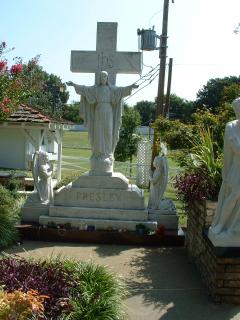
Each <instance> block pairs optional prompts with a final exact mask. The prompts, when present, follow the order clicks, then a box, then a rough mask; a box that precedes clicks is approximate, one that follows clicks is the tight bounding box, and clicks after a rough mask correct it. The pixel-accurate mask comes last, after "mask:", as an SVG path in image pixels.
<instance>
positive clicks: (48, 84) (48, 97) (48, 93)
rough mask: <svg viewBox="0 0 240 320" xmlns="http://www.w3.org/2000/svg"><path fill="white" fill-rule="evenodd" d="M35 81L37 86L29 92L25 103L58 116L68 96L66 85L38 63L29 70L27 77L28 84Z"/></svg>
mask: <svg viewBox="0 0 240 320" xmlns="http://www.w3.org/2000/svg"><path fill="white" fill-rule="evenodd" d="M36 81H37V82H38V84H39V85H38V88H37V90H34V91H33V92H32V93H31V95H30V96H29V98H28V100H27V103H29V104H30V105H31V106H33V107H35V108H37V109H39V110H41V111H42V112H43V113H45V114H48V115H51V116H54V117H57V118H60V117H61V116H62V112H63V107H64V105H65V104H66V102H67V100H68V98H69V92H68V91H67V90H66V85H65V84H64V83H63V82H62V80H61V79H60V78H59V77H58V76H56V75H54V74H49V73H47V72H46V71H44V70H42V68H41V67H40V66H38V65H37V66H35V68H34V70H32V71H31V74H30V79H29V82H30V84H31V83H33V82H36Z"/></svg>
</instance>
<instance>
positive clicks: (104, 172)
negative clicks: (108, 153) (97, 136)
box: [89, 157, 113, 176]
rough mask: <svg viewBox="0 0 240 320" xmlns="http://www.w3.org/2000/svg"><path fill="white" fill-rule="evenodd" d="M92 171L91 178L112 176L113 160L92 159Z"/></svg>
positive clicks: (90, 172)
mask: <svg viewBox="0 0 240 320" xmlns="http://www.w3.org/2000/svg"><path fill="white" fill-rule="evenodd" d="M90 164H91V170H90V171H89V175H91V176H111V175H112V173H113V160H112V159H110V158H107V157H105V158H95V157H92V158H91V159H90Z"/></svg>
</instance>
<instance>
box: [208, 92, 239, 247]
mask: <svg viewBox="0 0 240 320" xmlns="http://www.w3.org/2000/svg"><path fill="white" fill-rule="evenodd" d="M232 106H233V109H234V112H235V114H236V118H237V119H236V120H234V121H231V122H228V123H227V125H226V128H225V135H224V161H223V170H222V185H221V189H220V192H219V196H218V204H217V209H216V213H215V216H214V218H213V222H212V225H211V227H210V229H209V233H208V236H209V238H210V239H211V240H212V242H213V243H214V244H216V246H217V245H219V246H223V245H224V244H225V246H228V245H229V246H239V244H240V98H237V99H235V100H234V101H233V103H232Z"/></svg>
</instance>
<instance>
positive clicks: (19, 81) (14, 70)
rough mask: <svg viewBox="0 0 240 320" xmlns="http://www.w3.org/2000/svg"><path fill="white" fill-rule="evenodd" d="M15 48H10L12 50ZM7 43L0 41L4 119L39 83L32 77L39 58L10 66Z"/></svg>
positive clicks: (0, 114)
mask: <svg viewBox="0 0 240 320" xmlns="http://www.w3.org/2000/svg"><path fill="white" fill-rule="evenodd" d="M11 50H13V49H10V51H11ZM8 51H9V50H7V45H6V43H5V42H1V43H0V120H4V119H6V118H8V117H9V115H10V114H11V113H13V112H14V111H15V110H16V108H17V107H18V106H19V104H21V103H24V102H25V101H26V98H27V97H28V96H30V94H31V92H32V91H34V90H35V87H36V86H37V85H38V84H37V81H35V82H34V79H32V78H33V77H32V72H33V70H34V68H35V67H36V65H37V62H38V59H37V58H34V59H32V60H30V61H29V62H28V63H27V64H23V63H22V61H21V60H20V59H19V58H18V60H17V61H16V62H15V63H14V64H13V65H12V66H9V63H8V61H7V60H6V59H5V55H6V53H7V52H8Z"/></svg>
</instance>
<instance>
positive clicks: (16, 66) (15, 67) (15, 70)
mask: <svg viewBox="0 0 240 320" xmlns="http://www.w3.org/2000/svg"><path fill="white" fill-rule="evenodd" d="M22 71H23V65H22V64H21V63H17V64H14V65H13V66H12V67H11V69H10V72H11V73H12V74H19V73H22Z"/></svg>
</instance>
